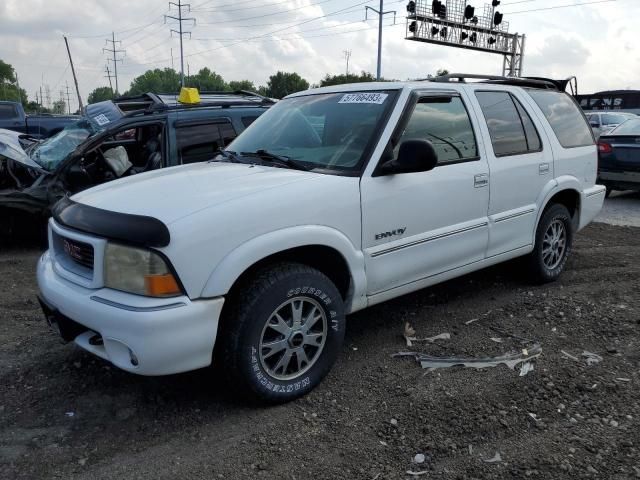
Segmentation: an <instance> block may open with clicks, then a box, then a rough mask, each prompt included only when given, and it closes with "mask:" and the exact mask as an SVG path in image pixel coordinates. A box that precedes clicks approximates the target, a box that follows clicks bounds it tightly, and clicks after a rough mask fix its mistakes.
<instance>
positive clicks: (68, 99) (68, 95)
mask: <svg viewBox="0 0 640 480" xmlns="http://www.w3.org/2000/svg"><path fill="white" fill-rule="evenodd" d="M65 84H66V85H67V113H68V114H69V115H71V95H70V94H69V82H67V81H65Z"/></svg>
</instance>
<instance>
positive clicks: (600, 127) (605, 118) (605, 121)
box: [584, 111, 638, 140]
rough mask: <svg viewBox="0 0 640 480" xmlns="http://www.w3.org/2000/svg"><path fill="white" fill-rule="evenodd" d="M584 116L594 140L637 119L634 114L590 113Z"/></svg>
mask: <svg viewBox="0 0 640 480" xmlns="http://www.w3.org/2000/svg"><path fill="white" fill-rule="evenodd" d="M584 114H585V115H586V116H587V120H588V121H589V125H591V129H592V130H593V134H594V135H595V137H596V140H597V139H598V138H600V136H601V135H606V134H607V133H609V132H610V131H611V130H613V129H614V128H616V127H617V126H618V125H620V124H622V123H624V122H626V121H627V120H629V119H631V118H638V116H637V115H636V114H635V113H627V112H609V111H591V112H584Z"/></svg>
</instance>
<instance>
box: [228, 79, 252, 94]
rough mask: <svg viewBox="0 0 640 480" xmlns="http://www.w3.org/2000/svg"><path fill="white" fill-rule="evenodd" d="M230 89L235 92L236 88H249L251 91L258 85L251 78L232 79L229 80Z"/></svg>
mask: <svg viewBox="0 0 640 480" xmlns="http://www.w3.org/2000/svg"><path fill="white" fill-rule="evenodd" d="M229 90H231V91H232V92H235V91H236V90H247V91H249V92H255V91H256V86H255V85H254V84H253V82H252V81H250V80H231V81H230V82H229Z"/></svg>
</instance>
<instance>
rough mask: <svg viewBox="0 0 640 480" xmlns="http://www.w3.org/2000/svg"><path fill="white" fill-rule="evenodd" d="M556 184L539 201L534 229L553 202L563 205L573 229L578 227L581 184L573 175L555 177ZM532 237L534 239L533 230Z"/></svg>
mask: <svg viewBox="0 0 640 480" xmlns="http://www.w3.org/2000/svg"><path fill="white" fill-rule="evenodd" d="M556 182H557V183H556V184H555V186H553V187H552V188H550V189H548V190H547V191H546V192H545V195H544V197H543V198H544V199H543V201H542V202H541V203H540V205H541V208H540V209H539V210H538V218H537V219H536V223H535V226H536V229H537V228H538V224H539V223H540V219H541V218H542V215H543V214H544V212H545V211H546V210H547V209H548V208H549V207H550V206H551V205H553V204H556V203H557V204H560V205H564V206H565V207H566V208H567V210H569V214H570V215H571V223H572V225H573V230H574V231H576V230H577V229H578V224H579V221H580V208H581V206H582V205H581V195H580V190H581V185H580V182H579V181H578V180H577V179H576V178H575V177H569V176H567V177H559V178H557V179H556ZM533 238H534V239H535V230H534V232H533Z"/></svg>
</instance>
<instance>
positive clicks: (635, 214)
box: [595, 191, 640, 227]
mask: <svg viewBox="0 0 640 480" xmlns="http://www.w3.org/2000/svg"><path fill="white" fill-rule="evenodd" d="M595 221H596V222H602V223H608V224H610V225H627V226H631V227H640V192H615V191H614V192H612V193H611V196H610V197H609V198H607V199H606V200H605V202H604V206H603V207H602V211H601V212H600V214H599V215H598V217H597V218H596V220H595Z"/></svg>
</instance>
